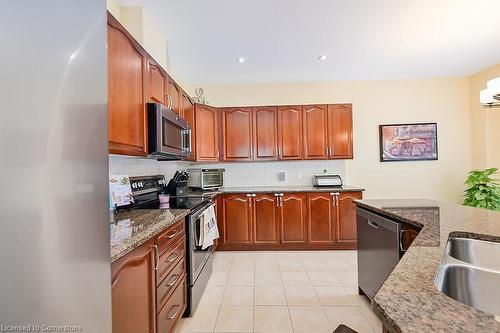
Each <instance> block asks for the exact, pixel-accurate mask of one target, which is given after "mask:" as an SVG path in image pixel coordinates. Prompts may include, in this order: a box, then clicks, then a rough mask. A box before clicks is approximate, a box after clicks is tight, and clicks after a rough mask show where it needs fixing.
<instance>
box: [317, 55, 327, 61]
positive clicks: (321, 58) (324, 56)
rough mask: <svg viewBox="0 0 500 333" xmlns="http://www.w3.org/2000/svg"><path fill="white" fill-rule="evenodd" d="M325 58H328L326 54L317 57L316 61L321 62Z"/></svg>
mask: <svg viewBox="0 0 500 333" xmlns="http://www.w3.org/2000/svg"><path fill="white" fill-rule="evenodd" d="M327 58H328V56H327V55H326V54H323V55H320V56H319V57H318V59H319V60H321V61H325V60H326V59H327Z"/></svg>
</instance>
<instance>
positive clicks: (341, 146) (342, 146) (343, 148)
mask: <svg viewBox="0 0 500 333" xmlns="http://www.w3.org/2000/svg"><path fill="white" fill-rule="evenodd" d="M328 136H329V147H330V151H329V153H330V154H329V155H330V156H329V157H330V158H353V153H352V105H351V104H334V105H328Z"/></svg>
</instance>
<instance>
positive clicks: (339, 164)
mask: <svg viewBox="0 0 500 333" xmlns="http://www.w3.org/2000/svg"><path fill="white" fill-rule="evenodd" d="M196 167H203V168H224V169H226V172H225V174H224V182H225V186H226V187H240V186H269V185H285V186H295V185H312V176H313V175H317V174H322V173H323V170H324V169H326V170H327V171H328V173H334V174H339V175H340V176H341V177H342V179H344V175H345V163H344V161H280V162H253V163H217V164H199V165H196Z"/></svg>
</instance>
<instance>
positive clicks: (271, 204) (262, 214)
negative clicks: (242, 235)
mask: <svg viewBox="0 0 500 333" xmlns="http://www.w3.org/2000/svg"><path fill="white" fill-rule="evenodd" d="M277 198H278V197H277V196H275V195H274V194H257V195H256V196H255V198H254V199H253V211H252V215H253V219H252V226H253V235H254V239H253V244H279V243H280V234H279V233H280V232H279V227H280V225H279V222H278V218H279V216H278V202H279V201H278V199H277Z"/></svg>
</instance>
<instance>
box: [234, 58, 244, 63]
mask: <svg viewBox="0 0 500 333" xmlns="http://www.w3.org/2000/svg"><path fill="white" fill-rule="evenodd" d="M245 60H246V59H245V58H243V57H239V58H238V59H236V61H238V63H239V64H242V63H244V62H245Z"/></svg>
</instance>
